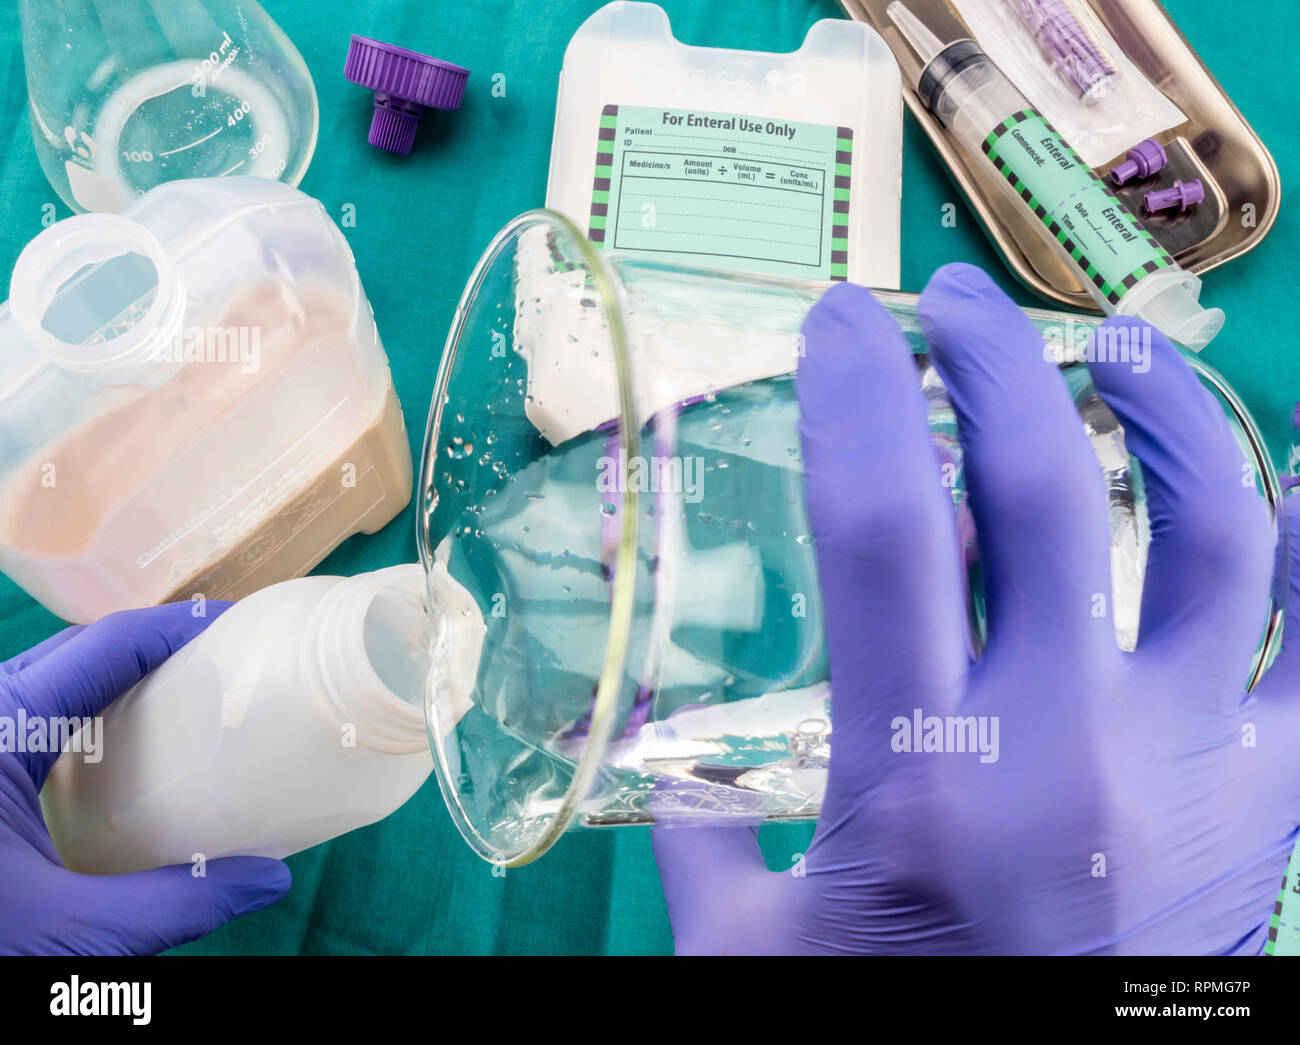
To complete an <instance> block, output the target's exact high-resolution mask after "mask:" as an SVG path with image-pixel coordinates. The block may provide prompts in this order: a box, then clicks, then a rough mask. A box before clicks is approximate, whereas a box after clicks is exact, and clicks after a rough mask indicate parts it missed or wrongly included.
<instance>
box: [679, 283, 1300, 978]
mask: <svg viewBox="0 0 1300 1045" xmlns="http://www.w3.org/2000/svg"><path fill="white" fill-rule="evenodd" d="M920 316H921V321H922V323H923V325H924V328H925V331H926V335H927V338H928V340H929V343H930V346H931V349H932V352H933V356H934V361H935V364H936V366H937V367H938V368H939V370H940V373H941V375H942V377H943V379H944V381H945V383H946V384H947V386H948V390H949V392H950V394H951V397H952V401H953V405H954V407H955V408H956V412H957V417H958V424H959V428H960V433H961V440H962V444H963V447H964V449H965V453H966V467H967V480H968V483H969V488H970V504H971V508H972V511H973V513H974V516H975V525H976V529H977V530H978V533H979V544H980V553H981V558H982V569H983V577H984V584H985V591H986V596H987V605H988V613H989V619H988V645H987V647H986V649H985V651H984V652H983V654H982V655H981V656H980V658H979V659H978V660H977V661H976V662H975V663H974V664H971V663H970V662H969V660H968V657H967V655H966V653H965V648H966V647H965V642H964V636H965V627H966V624H965V611H964V606H963V599H962V590H961V584H960V576H961V575H960V573H959V564H958V559H957V547H958V546H957V542H956V541H955V539H954V534H953V513H952V504H951V498H950V497H949V495H948V492H947V491H946V490H944V489H943V487H942V485H941V483H940V480H939V475H938V466H937V464H936V461H935V457H934V451H933V449H932V447H931V440H930V433H929V431H928V428H927V423H926V412H925V407H924V404H923V402H922V398H921V395H920V393H919V392H918V390H917V387H916V370H915V367H914V366H913V364H912V361H911V359H910V357H909V353H908V348H907V345H906V344H905V342H904V340H903V338H902V336H901V335H900V333H899V332H898V331H897V330H896V329H895V328H894V325H893V322H892V321H891V320H890V318H889V317H888V316H887V315H886V313H885V312H884V310H883V309H882V308H881V307H880V306H879V305H878V304H877V303H876V302H875V301H874V300H873V299H872V298H871V295H870V294H869V293H868V292H867V291H865V290H863V289H861V288H859V287H854V286H851V285H844V286H839V287H836V288H834V289H833V290H831V291H829V292H828V293H827V294H826V296H825V297H824V298H823V299H822V301H821V302H820V303H819V304H818V305H817V307H816V308H814V309H813V310H812V312H811V313H810V314H809V316H808V319H807V321H806V322H805V324H804V332H805V334H806V336H807V355H806V357H805V358H804V359H803V361H802V363H801V365H800V370H799V375H798V389H799V398H800V405H801V409H802V421H801V425H800V432H801V436H802V441H803V454H804V461H805V467H806V473H807V475H806V483H807V486H806V489H807V499H808V509H809V513H810V517H811V521H812V526H813V531H814V536H815V538H816V547H817V557H818V570H819V574H820V578H821V585H822V597H823V602H824V606H825V620H826V635H827V642H828V647H829V655H830V670H831V689H832V693H833V698H832V699H833V714H834V739H833V741H832V748H833V754H832V757H831V763H830V772H829V782H828V788H827V794H826V798H825V802H824V805H823V808H822V814H821V819H820V823H819V824H818V828H817V832H816V836H815V838H814V840H813V843H812V845H811V846H810V848H809V851H808V853H807V854H806V858H805V860H804V863H803V870H804V871H805V872H806V874H805V876H804V877H795V876H793V875H792V874H791V873H790V872H788V871H787V872H769V871H768V870H767V869H766V867H765V865H764V863H763V860H762V857H761V855H760V853H759V850H758V847H757V845H756V843H755V840H754V837H753V832H752V831H750V830H746V829H743V828H742V829H709V830H690V829H674V828H664V829H658V830H656V832H655V839H654V842H655V851H656V855H657V857H658V860H659V865H660V871H661V873H662V876H663V880H664V891H665V895H666V897H667V900H668V911H669V915H670V916H671V918H672V923H673V932H674V936H675V938H676V942H677V948H678V950H679V951H681V952H712V953H717V952H730V953H739V952H835V953H896V952H932V953H933V952H942V953H951V952H956V953H988V952H994V953H1035V954H1038V953H1043V954H1060V953H1119V952H1141V953H1150V952H1169V953H1207V954H1229V953H1245V954H1258V953H1260V952H1261V951H1262V950H1263V947H1264V944H1265V940H1266V935H1267V927H1268V919H1269V915H1270V914H1271V911H1272V906H1273V902H1274V899H1275V897H1276V894H1277V889H1278V882H1279V881H1280V879H1281V876H1282V874H1283V871H1284V870H1285V868H1286V864H1287V858H1288V856H1289V854H1290V852H1291V848H1292V846H1293V844H1294V843H1295V841H1296V835H1297V825H1298V824H1300V758H1297V757H1296V755H1297V751H1298V750H1300V637H1298V633H1300V619H1297V611H1300V589H1298V588H1297V585H1296V580H1295V578H1296V577H1300V569H1297V568H1296V563H1295V562H1294V560H1293V563H1292V585H1291V591H1290V595H1289V596H1288V599H1289V605H1288V607H1287V613H1288V620H1287V624H1286V628H1287V631H1286V635H1287V638H1288V641H1287V643H1286V645H1285V646H1284V648H1283V651H1282V653H1281V654H1280V656H1279V658H1278V660H1277V662H1276V663H1275V664H1274V666H1273V668H1272V669H1271V671H1270V672H1269V674H1268V675H1267V676H1265V678H1264V680H1263V681H1262V682H1261V683H1260V684H1259V685H1258V686H1257V687H1256V688H1255V690H1254V692H1253V693H1252V694H1250V695H1249V696H1245V695H1244V693H1243V687H1244V685H1245V683H1246V679H1247V674H1248V671H1249V666H1250V664H1251V661H1252V656H1253V655H1254V653H1255V651H1256V646H1257V643H1258V641H1259V638H1260V635H1261V634H1262V632H1263V629H1264V625H1265V614H1266V608H1267V604H1268V596H1269V590H1270V582H1271V578H1272V573H1273V565H1274V551H1275V544H1276V534H1275V528H1274V526H1273V524H1272V522H1271V521H1270V519H1269V517H1268V511H1267V508H1266V505H1265V503H1264V501H1263V500H1262V499H1261V497H1260V496H1259V493H1258V491H1257V490H1256V489H1255V488H1254V487H1253V485H1252V479H1253V475H1252V473H1251V472H1250V471H1249V468H1248V466H1247V465H1246V463H1245V461H1244V459H1243V455H1242V453H1241V451H1240V449H1239V447H1238V446H1237V443H1236V441H1235V440H1234V439H1233V436H1232V434H1231V432H1230V430H1229V428H1228V425H1227V422H1226V420H1225V418H1224V416H1223V412H1222V410H1221V408H1220V407H1219V406H1218V405H1217V404H1216V402H1215V401H1214V399H1213V398H1212V396H1211V395H1210V394H1209V393H1208V392H1207V391H1206V390H1205V389H1204V388H1203V387H1202V386H1201V384H1200V382H1199V381H1198V380H1197V378H1196V376H1195V374H1194V373H1193V371H1192V370H1191V368H1190V367H1188V366H1187V365H1186V363H1185V362H1184V361H1183V360H1182V358H1181V357H1180V356H1179V354H1178V352H1177V351H1176V350H1175V349H1174V348H1173V347H1172V346H1171V345H1170V344H1169V342H1167V341H1166V340H1165V339H1164V338H1163V337H1162V336H1160V335H1159V334H1158V333H1156V332H1154V331H1152V330H1150V328H1148V327H1147V326H1146V325H1145V324H1142V323H1139V322H1136V321H1133V320H1127V319H1121V318H1118V317H1117V318H1112V319H1110V320H1108V321H1107V322H1106V324H1105V327H1106V328H1108V329H1110V330H1122V331H1124V332H1125V333H1126V334H1127V336H1129V337H1131V338H1138V339H1149V340H1146V341H1139V342H1134V343H1137V344H1146V345H1147V346H1149V355H1148V356H1147V357H1146V360H1147V362H1149V369H1145V372H1139V371H1140V370H1143V369H1144V368H1142V367H1135V366H1133V365H1131V364H1130V363H1119V362H1110V363H1095V364H1092V365H1091V371H1092V374H1093V379H1094V383H1095V384H1096V386H1097V389H1098V391H1099V392H1100V394H1101V395H1102V396H1103V397H1104V398H1105V400H1106V402H1107V403H1108V404H1109V405H1110V407H1111V409H1112V410H1113V411H1114V412H1115V414H1116V415H1117V416H1118V417H1119V419H1120V421H1121V422H1122V423H1123V425H1124V429H1125V432H1126V437H1127V442H1128V447H1129V449H1130V451H1131V452H1132V453H1133V454H1134V455H1135V456H1136V457H1137V458H1138V459H1139V460H1140V461H1141V462H1142V466H1143V472H1144V476H1145V483H1146V495H1147V505H1148V512H1149V516H1150V521H1151V545H1150V549H1149V558H1148V564H1147V570H1146V580H1145V585H1144V590H1143V601H1142V619H1141V634H1140V638H1139V642H1138V647H1137V649H1136V651H1135V652H1133V653H1131V654H1130V653H1124V652H1122V651H1121V650H1119V649H1118V647H1117V646H1116V644H1115V637H1114V624H1113V619H1112V617H1111V615H1110V613H1109V612H1106V613H1105V614H1104V615H1097V614H1096V608H1097V607H1098V606H1101V607H1104V608H1108V606H1109V602H1110V591H1111V589H1110V556H1109V546H1110V541H1109V528H1108V524H1107V505H1106V492H1105V488H1104V484H1103V479H1102V473H1101V471H1100V469H1099V468H1098V464H1097V458H1096V456H1095V454H1094V453H1093V451H1092V449H1091V448H1090V446H1089V443H1088V440H1087V438H1086V436H1085V435H1084V433H1083V429H1082V426H1081V425H1080V423H1079V415H1078V412H1077V410H1076V408H1075V406H1074V404H1073V402H1072V400H1071V397H1070V395H1069V393H1068V392H1067V389H1066V386H1065V383H1064V382H1063V381H1062V380H1061V378H1060V377H1059V375H1058V374H1057V373H1056V372H1055V369H1054V367H1053V365H1052V364H1050V363H1049V362H1046V361H1045V360H1044V358H1043V351H1042V342H1041V338H1040V336H1039V335H1038V334H1037V333H1036V331H1035V330H1034V328H1033V327H1032V326H1031V325H1030V323H1029V322H1028V320H1026V319H1025V317H1024V316H1023V315H1022V314H1021V313H1020V312H1019V311H1018V310H1017V309H1016V308H1015V307H1014V306H1013V305H1012V303H1011V301H1010V300H1009V299H1008V298H1007V297H1006V296H1005V295H1004V294H1003V293H1002V292H1001V291H1000V290H998V289H997V288H996V287H995V286H994V284H993V283H992V282H991V281H990V280H989V278H988V277H987V276H986V275H985V274H984V273H983V272H981V271H979V270H978V269H975V268H972V267H970V266H967V265H951V266H947V267H945V268H943V269H941V270H939V272H937V273H936V274H935V276H934V278H933V279H932V280H931V281H930V284H929V286H928V287H927V288H926V290H925V292H924V294H922V296H921V301H920ZM1130 358H1131V357H1130ZM1291 516H1292V518H1296V519H1300V513H1297V512H1294V511H1293V512H1291ZM1099 597H1100V600H1099ZM917 708H920V709H922V711H923V714H924V715H925V716H963V717H964V716H974V717H975V718H976V720H977V722H979V723H981V724H988V725H990V727H991V724H992V723H997V726H998V734H997V739H998V743H997V745H996V747H997V756H998V757H997V759H996V761H992V760H988V761H982V760H981V756H980V754H979V753H955V752H953V753H942V752H939V751H932V752H929V753H918V752H915V751H898V750H895V749H894V745H893V744H892V743H891V742H892V741H895V740H896V738H898V737H900V736H901V735H902V732H901V730H902V727H901V725H900V723H902V722H903V721H907V722H910V721H911V720H912V719H913V716H914V712H915V709H917ZM918 746H919V743H918Z"/></svg>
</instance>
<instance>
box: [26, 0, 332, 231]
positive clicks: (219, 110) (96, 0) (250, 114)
mask: <svg viewBox="0 0 1300 1045" xmlns="http://www.w3.org/2000/svg"><path fill="white" fill-rule="evenodd" d="M18 8H19V13H20V15H21V17H22V30H23V60H24V63H25V64H26V67H27V98H28V103H29V105H30V108H31V123H32V135H33V137H34V139H35V143H36V153H37V156H39V157H40V161H41V166H42V167H43V168H44V169H45V176H46V177H47V178H49V180H50V184H51V185H52V186H53V187H54V189H55V191H56V192H58V194H59V195H60V196H62V197H63V200H64V202H65V203H67V204H68V206H70V207H71V208H72V209H73V210H77V211H109V212H112V213H116V212H118V211H120V210H122V209H123V208H124V207H125V206H127V205H128V204H129V203H131V202H132V201H133V200H134V199H135V197H136V196H139V195H141V194H143V193H144V192H146V191H147V190H149V189H151V188H153V187H154V186H156V185H160V184H162V183H163V182H165V181H172V180H175V179H177V178H215V177H219V176H225V175H231V174H234V175H241V176H247V175H256V176H258V177H264V178H279V179H281V180H283V181H286V182H288V183H289V184H290V185H297V184H298V182H299V180H300V179H301V178H302V176H303V174H304V172H305V171H306V170H307V164H308V163H309V162H310V161H311V157H312V153H313V152H314V151H315V148H316V131H317V126H318V124H319V109H318V106H317V102H316V88H315V87H314V86H313V85H312V80H311V74H310V73H309V72H308V71H307V66H306V63H304V62H303V59H302V55H300V54H299V53H298V50H297V48H295V47H294V46H293V44H292V43H291V42H290V41H289V38H288V37H286V36H285V35H284V33H283V32H281V30H280V28H279V26H277V25H276V24H275V22H273V21H272V20H271V19H270V17H269V16H268V15H267V13H266V12H265V11H263V10H262V8H261V7H260V6H258V4H257V3H256V0H132V2H130V3H124V2H120V0H112V2H108V3H105V2H102V0H19V4H18Z"/></svg>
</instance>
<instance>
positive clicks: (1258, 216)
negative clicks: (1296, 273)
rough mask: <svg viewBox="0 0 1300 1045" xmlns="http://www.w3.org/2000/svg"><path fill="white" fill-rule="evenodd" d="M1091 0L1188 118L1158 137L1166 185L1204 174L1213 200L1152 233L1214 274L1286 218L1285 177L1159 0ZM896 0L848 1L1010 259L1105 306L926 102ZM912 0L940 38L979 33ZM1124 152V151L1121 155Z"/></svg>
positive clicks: (1028, 277) (1085, 302) (1062, 298)
mask: <svg viewBox="0 0 1300 1045" xmlns="http://www.w3.org/2000/svg"><path fill="white" fill-rule="evenodd" d="M1083 2H1086V3H1089V4H1090V6H1091V7H1092V10H1093V11H1094V12H1096V15H1097V17H1098V19H1100V21H1101V22H1102V23H1103V24H1104V25H1105V26H1106V29H1107V31H1108V32H1109V33H1110V34H1111V36H1113V37H1114V38H1115V42H1116V43H1117V44H1118V45H1119V46H1120V48H1122V49H1123V50H1124V51H1125V53H1126V54H1127V55H1128V57H1129V59H1130V60H1131V61H1132V62H1133V64H1134V65H1136V66H1137V67H1138V69H1140V70H1141V71H1142V74H1143V75H1144V76H1146V78H1147V79H1148V80H1150V81H1151V82H1152V83H1153V84H1155V86H1156V87H1157V88H1159V89H1160V90H1161V91H1163V92H1164V93H1165V95H1167V96H1168V97H1169V99H1170V100H1171V101H1173V102H1174V104H1176V105H1177V106H1178V107H1179V108H1180V109H1181V110H1182V111H1183V112H1184V113H1186V114H1187V117H1188V118H1187V121H1186V122H1185V123H1182V124H1180V125H1179V126H1177V127H1174V128H1172V129H1170V130H1168V131H1166V132H1164V133H1163V134H1160V135H1158V136H1157V139H1158V140H1159V141H1160V142H1161V143H1162V144H1164V145H1165V147H1166V149H1167V150H1169V153H1170V167H1169V168H1168V169H1167V170H1166V171H1165V172H1163V173H1162V176H1161V177H1162V183H1163V182H1170V183H1172V180H1173V178H1174V177H1175V176H1181V177H1183V178H1184V179H1185V178H1186V177H1188V176H1191V177H1200V178H1201V180H1202V182H1203V183H1204V184H1205V189H1206V199H1205V202H1204V203H1202V204H1200V205H1199V206H1198V207H1197V208H1195V211H1194V212H1189V214H1188V215H1187V216H1186V217H1185V218H1181V219H1177V220H1170V219H1168V218H1161V217H1155V218H1152V219H1150V220H1147V219H1145V218H1144V223H1145V224H1146V225H1147V227H1148V229H1150V231H1151V234H1152V235H1153V236H1155V237H1156V238H1157V239H1158V240H1160V242H1161V243H1162V245H1164V247H1165V248H1166V249H1167V250H1168V251H1169V252H1170V253H1171V254H1172V255H1173V256H1174V257H1175V258H1176V259H1177V260H1178V263H1179V264H1180V265H1181V266H1182V267H1183V268H1185V269H1188V270H1190V271H1192V272H1207V271H1209V270H1210V269H1212V268H1215V267H1217V266H1219V265H1222V264H1223V263H1224V262H1226V261H1231V260H1232V259H1233V258H1235V257H1238V256H1239V255H1241V254H1244V253H1246V251H1248V250H1250V249H1251V248H1252V247H1254V246H1255V245H1256V244H1257V243H1258V242H1259V241H1260V240H1261V239H1263V238H1264V236H1265V234H1266V233H1267V232H1268V230H1269V228H1271V227H1272V225H1273V221H1274V219H1275V218H1276V217H1277V209H1278V203H1279V201H1280V198H1281V185H1280V181H1279V178H1278V172H1277V164H1276V163H1274V162H1273V157H1272V156H1271V155H1270V154H1269V151H1268V149H1266V148H1265V147H1264V143H1263V142H1261V141H1260V140H1259V136H1258V135H1256V134H1255V132H1254V130H1253V129H1252V128H1251V126H1250V124H1249V123H1247V122H1246V119H1245V117H1243V116H1242V115H1241V113H1240V112H1239V111H1238V110H1237V107H1236V106H1235V105H1233V104H1232V101H1231V99H1229V98H1228V96H1227V94H1225V93H1224V91H1223V88H1222V87H1220V86H1219V84H1218V81H1216V80H1215V79H1214V77H1213V76H1212V75H1210V71H1209V70H1208V69H1207V68H1206V67H1205V64H1204V63H1203V62H1202V61H1201V59H1200V58H1199V57H1198V56H1197V54H1196V52H1195V51H1194V50H1192V47H1191V45H1190V44H1188V42H1187V40H1186V39H1185V38H1184V37H1183V35H1182V33H1180V32H1179V31H1178V27H1177V26H1175V25H1174V23H1173V22H1172V21H1171V20H1170V18H1169V16H1168V15H1167V14H1166V13H1165V11H1164V8H1162V7H1161V6H1160V5H1159V4H1158V3H1157V2H1156V0H1083ZM888 3H889V0H840V6H841V7H842V8H843V9H844V11H845V13H846V14H847V15H848V16H849V17H850V18H854V19H857V20H858V21H861V22H866V23H867V24H868V25H870V26H872V27H873V28H874V29H875V30H876V31H877V32H878V33H880V35H881V36H882V37H884V39H885V42H886V43H888V44H889V46H890V48H891V49H892V50H893V52H894V57H895V58H897V59H898V64H899V68H900V69H901V70H902V73H903V97H904V100H905V101H906V102H907V105H908V108H909V109H911V111H912V115H913V116H915V117H916V119H917V121H918V122H919V123H920V124H921V127H922V128H923V129H924V130H925V133H926V134H927V135H928V136H929V138H930V141H931V142H933V143H934V147H935V148H936V149H938V150H939V154H940V155H941V156H942V157H943V160H944V162H945V163H946V164H947V165H948V170H949V172H950V173H951V174H952V176H953V179H954V180H955V181H956V182H957V185H958V187H959V188H960V189H961V191H962V193H963V194H964V195H965V197H966V200H967V202H968V203H969V204H970V206H971V208H972V209H973V210H974V211H975V214H976V216H977V217H978V218H979V220H980V222H981V224H983V226H984V228H985V231H987V232H988V234H989V237H990V238H991V239H992V240H993V242H994V244H995V245H996V246H997V248H998V250H999V251H1000V252H1001V254H1002V256H1003V258H1004V259H1005V260H1006V262H1007V264H1008V265H1009V266H1011V269H1012V270H1013V271H1014V272H1015V274H1016V276H1017V277H1019V279H1020V280H1021V281H1022V282H1023V283H1024V284H1025V285H1026V286H1027V287H1029V289H1030V290H1032V291H1034V292H1035V293H1037V294H1040V295H1041V296H1043V297H1045V298H1048V299H1049V300H1051V301H1057V302H1060V303H1061V304H1063V305H1069V306H1070V307H1072V308H1077V309H1082V310H1085V311H1090V312H1096V311H1098V308H1097V305H1096V303H1095V302H1094V301H1093V299H1092V296H1091V295H1090V294H1088V293H1087V292H1086V291H1085V290H1084V289H1083V287H1082V286H1081V285H1080V284H1079V282H1078V280H1076V279H1075V278H1074V275H1073V273H1072V272H1071V271H1070V270H1069V269H1068V268H1067V267H1066V266H1065V265H1064V264H1063V263H1062V262H1061V261H1060V259H1059V258H1057V256H1056V255H1055V253H1053V252H1052V251H1051V250H1050V249H1049V248H1048V247H1047V245H1046V244H1045V243H1044V242H1043V240H1042V239H1041V238H1040V234H1039V233H1038V232H1037V231H1036V230H1035V227H1034V223H1032V222H1031V221H1030V219H1029V217H1028V216H1027V214H1026V212H1025V211H1023V210H1022V209H1020V208H1018V207H1016V206H1014V205H1013V204H1011V203H1010V202H1009V201H1008V200H1007V199H1006V198H1005V197H1003V195H1002V194H1001V192H999V191H998V188H997V184H996V182H995V180H994V175H993V173H992V172H991V170H986V169H985V166H986V165H983V164H980V163H978V162H977V161H976V160H975V159H973V158H972V157H969V156H968V155H967V154H966V153H965V152H964V151H963V150H962V149H961V148H960V147H959V146H958V145H957V144H956V142H955V141H953V139H952V138H951V137H950V136H949V135H948V132H947V131H946V130H945V129H944V127H943V125H942V124H940V123H939V122H938V121H937V120H936V119H935V118H934V117H933V116H932V115H931V114H930V113H929V112H928V111H926V109H925V108H924V107H923V106H922V105H921V103H920V101H919V99H918V98H917V96H916V91H915V89H914V86H913V85H914V84H915V83H916V80H917V77H918V76H919V75H920V68H919V65H918V63H917V60H916V57H915V56H914V55H913V54H912V51H911V49H910V48H909V47H908V45H907V42H906V41H905V40H903V38H902V37H901V36H900V35H899V33H898V30H897V29H895V28H894V25H893V22H892V21H891V20H890V19H889V17H888V16H887V15H886V14H885V8H886V6H888ZM908 6H909V7H910V8H911V9H912V11H913V12H914V13H915V14H916V15H917V16H918V17H920V18H921V19H922V20H923V21H924V22H925V23H926V24H927V25H929V26H930V27H931V28H932V29H934V31H935V33H936V34H937V35H938V36H939V38H940V39H955V38H957V37H960V36H970V35H971V33H970V31H969V30H968V29H967V28H966V27H965V24H964V23H963V22H962V21H961V19H960V18H959V17H958V15H957V12H956V9H955V8H953V7H952V6H951V5H950V4H949V3H947V2H946V0H909V2H908ZM1135 144H1136V143H1135ZM1120 159H1122V157H1115V162H1118V160H1120ZM1110 166H1111V164H1110V163H1107V164H1103V165H1102V166H1101V167H1098V168H1097V170H1098V172H1099V173H1101V172H1104V171H1106V170H1108V169H1109V168H1110ZM905 176H906V175H905ZM1162 183H1160V184H1162ZM1148 187H1150V186H1148ZM1247 205H1250V206H1249V207H1248V206H1247ZM1139 214H1140V212H1139Z"/></svg>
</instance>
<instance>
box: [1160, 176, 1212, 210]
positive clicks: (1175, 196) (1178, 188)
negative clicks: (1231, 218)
mask: <svg viewBox="0 0 1300 1045" xmlns="http://www.w3.org/2000/svg"><path fill="white" fill-rule="evenodd" d="M1203 199H1205V186H1204V185H1202V184H1201V179H1200V178H1193V179H1192V180H1191V181H1175V182H1174V184H1173V186H1172V187H1171V188H1168V189H1156V190H1155V191H1153V192H1148V193H1147V198H1146V207H1147V212H1148V213H1150V214H1154V213H1155V212H1156V211H1158V210H1169V209H1170V208H1172V207H1177V208H1178V213H1179V214H1181V213H1182V212H1183V211H1185V210H1186V209H1187V208H1188V207H1190V206H1192V204H1194V203H1200V202H1201V200H1203Z"/></svg>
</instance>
